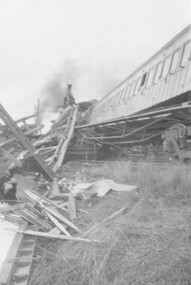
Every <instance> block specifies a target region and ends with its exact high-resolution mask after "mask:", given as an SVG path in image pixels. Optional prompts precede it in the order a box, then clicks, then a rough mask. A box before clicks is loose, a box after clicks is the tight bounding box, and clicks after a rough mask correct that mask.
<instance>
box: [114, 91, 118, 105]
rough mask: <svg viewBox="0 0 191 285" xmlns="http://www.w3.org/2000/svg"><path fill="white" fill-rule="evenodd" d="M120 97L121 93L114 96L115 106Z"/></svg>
mask: <svg viewBox="0 0 191 285" xmlns="http://www.w3.org/2000/svg"><path fill="white" fill-rule="evenodd" d="M118 97H119V93H116V94H115V96H114V101H113V106H115V105H117V100H118Z"/></svg>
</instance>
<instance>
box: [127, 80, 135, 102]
mask: <svg viewBox="0 0 191 285" xmlns="http://www.w3.org/2000/svg"><path fill="white" fill-rule="evenodd" d="M135 86H136V80H135V81H134V82H133V83H132V84H131V90H130V93H129V96H128V98H131V97H132V96H133V94H134V91H135Z"/></svg>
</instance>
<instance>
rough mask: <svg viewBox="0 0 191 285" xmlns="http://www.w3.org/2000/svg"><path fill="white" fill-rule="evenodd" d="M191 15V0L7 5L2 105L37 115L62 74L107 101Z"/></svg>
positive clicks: (0, 10)
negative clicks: (108, 94) (48, 90)
mask: <svg viewBox="0 0 191 285" xmlns="http://www.w3.org/2000/svg"><path fill="white" fill-rule="evenodd" d="M190 18H191V0H102V1H101V0H6V1H5V0H0V102H1V103H2V104H3V105H4V107H5V108H6V109H7V111H8V112H9V113H10V114H11V116H13V118H19V117H22V116H25V115H28V114H31V113H32V112H33V111H34V106H35V104H36V102H37V99H38V98H40V99H42V96H44V95H45V93H46V88H45V87H46V86H47V84H48V83H49V82H50V81H51V80H53V79H55V78H56V77H57V76H58V78H60V80H61V81H62V82H63V86H64V85H65V83H66V81H67V80H71V81H72V82H73V84H74V89H73V93H74V96H75V97H76V99H77V101H82V100H88V99H92V98H97V99H100V98H101V97H102V96H103V95H105V93H106V92H107V91H109V90H110V89H111V88H112V87H114V86H115V84H118V83H120V81H122V80H123V79H124V78H125V77H126V76H127V75H128V74H129V73H130V72H132V71H133V70H134V69H135V68H137V67H138V66H139V65H140V64H141V63H143V62H144V61H145V60H146V59H147V58H148V57H150V56H152V54H153V53H154V52H156V51H157V50H158V49H160V48H161V47H162V46H163V45H164V44H166V42H167V41H169V40H170V39H171V38H172V37H173V36H175V35H176V34H177V33H179V32H180V31H181V30H182V29H184V28H185V27H186V26H187V25H188V24H189V23H190ZM70 63H71V65H72V67H71V68H70ZM73 72H74V74H72V75H71V73H73ZM67 73H68V74H69V75H68V76H67ZM70 77H71V78H70Z"/></svg>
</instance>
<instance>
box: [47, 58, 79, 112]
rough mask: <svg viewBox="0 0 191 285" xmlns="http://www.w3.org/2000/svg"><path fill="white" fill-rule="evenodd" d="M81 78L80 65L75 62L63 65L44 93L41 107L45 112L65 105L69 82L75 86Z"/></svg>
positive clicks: (66, 62)
mask: <svg viewBox="0 0 191 285" xmlns="http://www.w3.org/2000/svg"><path fill="white" fill-rule="evenodd" d="M79 78H80V65H79V63H78V62H76V61H74V60H67V61H65V62H64V63H63V65H62V67H61V69H60V71H59V72H57V73H56V74H54V75H53V77H52V78H51V79H49V80H48V82H47V83H46V85H45V87H44V89H43V90H44V91H43V93H42V97H43V98H42V102H41V106H42V108H43V109H44V110H46V109H55V108H56V107H57V106H61V105H62V103H63V98H64V92H65V88H66V85H67V83H68V82H71V83H72V85H75V84H76V82H77V81H78V80H79Z"/></svg>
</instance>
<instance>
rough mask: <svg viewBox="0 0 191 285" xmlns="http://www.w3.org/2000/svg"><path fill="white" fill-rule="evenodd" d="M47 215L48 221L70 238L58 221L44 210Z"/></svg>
mask: <svg viewBox="0 0 191 285" xmlns="http://www.w3.org/2000/svg"><path fill="white" fill-rule="evenodd" d="M44 211H45V212H46V214H47V216H48V217H49V219H50V220H51V221H52V222H53V223H54V224H55V225H56V226H57V228H59V229H60V230H61V231H62V232H63V233H64V234H65V235H67V236H68V237H70V236H71V235H70V234H69V232H68V231H67V230H66V229H65V227H64V226H63V225H61V223H59V221H57V219H56V218H54V217H53V216H52V215H51V214H50V213H48V211H47V210H44Z"/></svg>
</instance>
